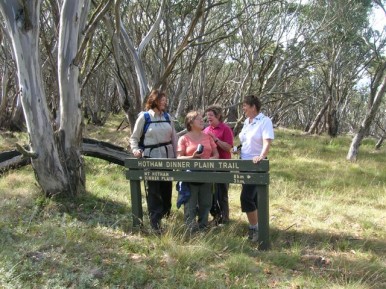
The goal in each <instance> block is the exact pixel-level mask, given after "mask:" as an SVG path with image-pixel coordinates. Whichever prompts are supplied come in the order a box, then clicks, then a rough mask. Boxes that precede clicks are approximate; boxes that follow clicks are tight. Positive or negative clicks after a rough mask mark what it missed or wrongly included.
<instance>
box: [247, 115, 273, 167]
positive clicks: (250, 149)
mask: <svg viewBox="0 0 386 289" xmlns="http://www.w3.org/2000/svg"><path fill="white" fill-rule="evenodd" d="M239 139H240V143H241V144H242V147H241V159H243V160H251V159H253V157H254V156H258V155H260V153H261V151H262V149H263V140H264V139H272V140H273V139H274V133H273V125H272V121H271V119H270V118H269V117H267V116H265V115H264V114H262V113H259V114H258V115H257V116H256V117H255V118H254V119H253V121H252V122H249V118H247V119H246V120H245V122H244V126H243V129H242V130H241V132H240V134H239Z"/></svg>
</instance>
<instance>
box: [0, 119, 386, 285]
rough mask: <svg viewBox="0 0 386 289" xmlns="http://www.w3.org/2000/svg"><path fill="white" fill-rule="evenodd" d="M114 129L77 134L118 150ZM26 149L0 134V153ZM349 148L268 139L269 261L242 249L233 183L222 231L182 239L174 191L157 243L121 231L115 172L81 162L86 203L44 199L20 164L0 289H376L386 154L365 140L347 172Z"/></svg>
mask: <svg viewBox="0 0 386 289" xmlns="http://www.w3.org/2000/svg"><path fill="white" fill-rule="evenodd" d="M121 120H122V119H119V120H118V119H116V120H114V121H111V122H110V123H109V124H107V125H106V126H104V127H93V126H91V125H88V126H86V128H85V134H86V135H87V136H88V137H91V138H95V139H99V140H104V141H109V142H112V143H115V144H117V145H120V146H124V147H126V146H127V142H128V134H129V130H128V128H126V129H124V130H121V131H118V132H117V131H116V128H117V126H118V125H119V122H120V121H121ZM26 140H27V137H26V136H25V135H24V134H14V133H8V132H2V133H0V151H3V150H6V149H11V148H13V144H14V142H16V141H19V142H21V144H23V142H24V143H27V142H26ZM349 144H350V138H349V137H338V138H334V139H331V138H329V137H327V136H307V135H304V134H303V133H302V132H299V131H294V130H286V129H276V130H275V141H274V142H273V146H272V149H271V152H270V179H271V183H270V225H271V242H272V244H271V245H272V248H271V250H269V251H259V250H258V249H257V247H256V245H255V244H252V243H250V242H249V241H248V240H247V239H246V233H247V223H246V218H245V215H244V214H242V213H241V211H240V202H239V193H240V186H239V185H231V186H230V210H231V222H230V223H229V224H227V225H224V226H220V227H219V226H217V227H216V226H213V227H212V228H211V229H210V230H208V231H206V232H202V233H197V234H196V235H193V236H190V237H187V234H186V231H185V226H184V224H183V210H182V208H180V209H179V210H178V209H177V208H176V205H175V204H176V195H177V194H176V192H175V191H174V192H173V208H172V215H171V216H170V218H169V219H168V220H166V222H165V223H164V225H165V233H164V234H163V235H162V236H161V237H159V236H156V235H154V234H152V233H151V232H150V231H148V230H147V229H148V228H149V221H148V218H147V217H145V220H144V222H145V224H144V230H141V231H138V230H134V229H133V228H132V219H131V202H130V187H129V182H128V181H127V180H126V178H125V169H124V168H123V167H120V166H117V165H114V164H110V163H107V162H106V161H103V160H99V159H95V158H91V157H85V166H86V174H87V175H86V177H87V182H86V189H87V193H86V194H84V195H82V196H79V197H78V198H76V199H75V200H66V199H59V198H54V199H46V198H44V197H43V196H42V194H41V192H40V190H39V187H38V186H37V185H36V180H35V177H34V173H33V171H32V168H31V166H26V167H24V168H21V169H18V170H13V171H10V172H8V173H6V174H4V175H3V176H1V177H0V212H1V213H0V288H374V289H375V288H386V226H385V224H386V169H385V163H386V147H385V146H383V147H382V148H381V150H378V151H375V150H374V145H375V141H373V140H371V139H366V140H365V141H364V142H363V143H362V146H361V147H360V154H359V156H358V161H357V162H355V163H350V162H347V161H346V160H345V157H346V154H347V151H348V148H349ZM143 201H144V199H143ZM143 205H144V210H145V212H146V202H145V201H144V202H143Z"/></svg>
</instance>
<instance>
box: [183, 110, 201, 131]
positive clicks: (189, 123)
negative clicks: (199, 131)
mask: <svg viewBox="0 0 386 289" xmlns="http://www.w3.org/2000/svg"><path fill="white" fill-rule="evenodd" d="M199 115H201V114H200V113H199V112H198V111H196V110H192V111H189V112H188V114H187V115H186V116H185V126H186V129H187V130H188V131H191V130H192V123H193V121H194V120H195V119H196V118H197V116H199Z"/></svg>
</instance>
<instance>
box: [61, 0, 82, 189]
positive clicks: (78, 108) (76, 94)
mask: <svg viewBox="0 0 386 289" xmlns="http://www.w3.org/2000/svg"><path fill="white" fill-rule="evenodd" d="M88 10H89V1H88V0H86V1H82V0H65V1H64V2H63V5H62V9H61V15H60V30H59V45H58V75H59V76H58V79H59V94H60V129H59V133H58V145H59V146H60V148H61V155H62V156H63V157H64V159H65V163H66V164H65V166H66V172H67V173H68V178H69V182H70V191H71V194H72V195H76V194H78V193H81V192H83V191H84V185H85V176H84V169H83V161H82V156H81V152H80V149H81V142H82V125H81V124H82V101H81V94H80V85H79V67H78V66H76V65H74V59H75V57H76V55H77V52H78V48H79V45H80V42H81V39H79V35H80V31H81V30H82V29H83V28H84V27H81V25H83V23H85V21H84V19H82V17H86V16H87V14H88V13H87V12H88Z"/></svg>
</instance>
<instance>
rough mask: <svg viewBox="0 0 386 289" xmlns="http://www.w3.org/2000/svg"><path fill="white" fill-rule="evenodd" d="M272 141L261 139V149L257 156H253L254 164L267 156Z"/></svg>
mask: <svg viewBox="0 0 386 289" xmlns="http://www.w3.org/2000/svg"><path fill="white" fill-rule="evenodd" d="M271 143H272V139H269V138H267V139H263V149H262V150H261V153H260V155H259V156H254V157H253V159H252V161H253V162H254V163H255V164H256V163H258V162H260V161H261V160H263V159H265V158H266V157H267V156H268V153H269V149H270V147H271Z"/></svg>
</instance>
